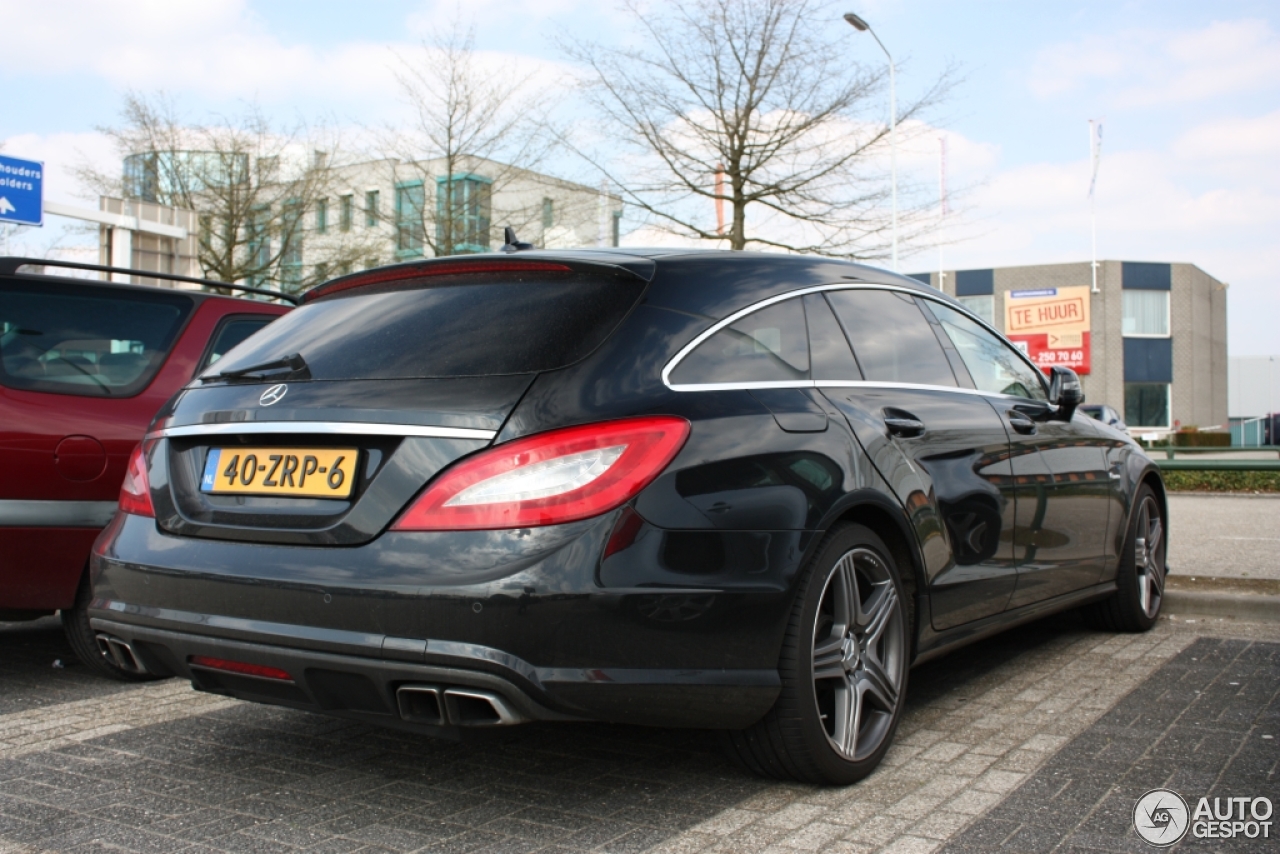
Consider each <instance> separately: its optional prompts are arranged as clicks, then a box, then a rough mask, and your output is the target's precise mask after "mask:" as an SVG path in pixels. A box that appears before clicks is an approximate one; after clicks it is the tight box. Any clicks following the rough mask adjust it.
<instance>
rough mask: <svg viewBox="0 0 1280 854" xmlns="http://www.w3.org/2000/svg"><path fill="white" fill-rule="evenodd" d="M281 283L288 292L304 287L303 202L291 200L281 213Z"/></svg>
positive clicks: (285, 204)
mask: <svg viewBox="0 0 1280 854" xmlns="http://www.w3.org/2000/svg"><path fill="white" fill-rule="evenodd" d="M280 283H281V284H282V285H283V286H284V289H285V290H286V291H297V290H298V289H300V288H301V287H302V202H301V201H300V200H298V199H290V200H289V201H287V202H285V203H284V207H283V209H282V210H281V212H280Z"/></svg>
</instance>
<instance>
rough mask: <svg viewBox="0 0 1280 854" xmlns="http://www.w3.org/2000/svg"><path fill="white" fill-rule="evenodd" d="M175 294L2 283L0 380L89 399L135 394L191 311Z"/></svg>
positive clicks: (189, 303)
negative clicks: (84, 396)
mask: <svg viewBox="0 0 1280 854" xmlns="http://www.w3.org/2000/svg"><path fill="white" fill-rule="evenodd" d="M191 308H192V300H191V299H190V298H189V297H186V296H182V295H180V294H176V293H155V294H151V293H142V292H136V291H134V292H129V291H123V290H115V289H111V288H95V287H92V286H75V285H58V284H53V283H49V284H44V283H41V284H39V285H33V284H28V283H18V282H7V283H4V284H3V285H0V383H3V384H4V385H6V386H8V387H9V388H16V389H26V390H30V391H51V392H58V393H61V394H78V395H86V396H90V397H128V396H130V395H133V394H137V393H138V392H140V391H141V390H142V389H143V388H145V387H146V385H147V383H149V382H150V381H151V378H152V377H153V376H155V373H156V371H157V370H158V369H159V367H160V365H162V364H163V363H164V360H165V357H166V356H167V355H168V352H169V348H170V347H172V346H173V342H174V340H175V339H176V337H177V334H178V331H179V330H180V329H181V328H182V324H183V322H184V321H185V320H186V318H187V315H188V314H190V312H191Z"/></svg>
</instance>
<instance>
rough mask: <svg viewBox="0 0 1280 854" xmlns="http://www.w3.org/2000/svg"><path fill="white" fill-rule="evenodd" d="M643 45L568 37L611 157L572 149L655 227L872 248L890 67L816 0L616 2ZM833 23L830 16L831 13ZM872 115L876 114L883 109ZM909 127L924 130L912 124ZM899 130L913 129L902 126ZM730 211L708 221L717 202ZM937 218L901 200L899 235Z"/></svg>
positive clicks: (885, 240)
mask: <svg viewBox="0 0 1280 854" xmlns="http://www.w3.org/2000/svg"><path fill="white" fill-rule="evenodd" d="M624 8H625V10H626V11H627V12H629V13H630V16H631V18H632V19H633V20H634V21H635V22H636V24H637V25H638V27H639V29H640V30H641V31H642V32H643V35H644V38H643V40H642V41H643V43H644V46H643V47H639V48H609V47H603V46H600V45H598V44H594V43H590V42H572V43H569V44H567V45H566V50H568V51H569V53H570V54H571V55H572V56H573V57H574V58H575V59H577V60H578V61H580V62H581V63H583V64H584V66H585V67H586V69H587V80H586V83H587V86H586V92H587V97H588V99H589V102H590V103H591V104H592V105H593V106H594V108H595V109H596V110H597V111H598V113H599V115H600V116H601V118H602V119H603V120H604V121H603V124H602V130H601V133H603V134H604V136H605V138H607V139H608V145H609V146H610V148H611V152H610V153H611V154H612V153H615V151H616V149H617V148H618V147H619V146H622V147H625V149H627V150H628V153H629V155H630V156H626V157H622V158H618V157H616V154H615V156H614V157H609V156H600V155H596V154H592V153H590V152H589V151H587V150H586V147H585V146H581V145H580V146H576V148H577V149H578V150H579V152H580V153H584V156H586V157H587V158H588V160H590V161H591V162H592V163H593V164H594V165H595V166H596V167H597V168H599V169H600V170H601V171H602V172H603V173H604V174H605V175H606V176H607V177H608V179H609V180H610V181H611V182H612V183H613V184H615V185H616V186H618V187H620V188H621V190H622V195H623V197H624V198H625V199H626V201H627V202H628V203H630V204H632V205H635V206H636V207H638V208H640V209H641V210H642V211H644V212H646V213H647V214H648V215H649V219H650V220H651V222H652V223H653V224H654V225H656V226H657V227H659V228H661V229H663V230H665V231H668V232H671V233H674V234H677V235H680V236H683V237H686V238H695V239H699V240H713V241H727V242H728V244H729V246H730V247H731V248H733V249H744V248H747V247H748V246H752V245H754V246H758V247H769V248H775V249H782V250H786V251H797V252H810V253H818V254H823V255H831V256H837V257H847V258H875V257H883V256H884V255H885V254H886V252H885V248H886V247H887V246H888V244H889V227H890V226H889V216H888V213H887V212H886V211H885V204H884V203H885V202H886V200H887V198H888V195H889V191H890V185H889V181H888V178H887V175H885V174H884V173H885V170H884V169H883V167H882V166H879V165H877V161H876V160H875V158H876V156H877V155H880V154H882V153H887V147H888V146H887V142H888V134H889V127H888V123H887V121H886V118H887V117H884V116H885V113H887V104H886V103H885V100H887V99H882V98H881V93H882V91H883V84H884V82H885V77H886V71H885V70H882V69H879V68H875V69H874V70H868V68H867V67H865V66H863V65H862V64H860V63H858V62H857V61H855V59H854V57H855V55H856V52H857V51H856V47H857V45H858V43H857V42H855V41H854V40H853V33H852V31H851V30H847V29H846V28H844V27H843V22H841V21H840V15H839V13H838V12H837V11H836V10H835V9H834V7H831V6H829V5H828V4H827V3H825V2H821V0H684V1H683V2H681V0H675V2H673V3H671V4H669V5H668V6H666V7H664V10H663V11H661V13H660V11H659V10H658V9H655V8H652V7H650V6H649V5H647V4H645V5H642V4H641V3H640V2H639V0H625V2H624ZM831 21H835V22H839V23H836V24H834V25H828V22H831ZM950 81H951V75H950V73H947V74H944V75H943V76H942V77H940V78H939V79H938V80H937V81H936V82H934V83H933V85H932V86H930V87H929V89H928V90H927V91H926V92H925V93H924V94H923V95H921V96H919V97H918V98H916V99H914V100H913V101H911V102H909V103H908V104H907V105H906V106H905V108H903V109H901V110H900V112H899V116H898V121H899V139H900V142H901V140H902V136H903V134H902V131H903V130H904V129H903V126H902V125H903V123H909V122H911V120H913V119H916V118H917V117H918V116H919V115H920V114H921V112H922V111H923V110H925V109H926V108H927V107H929V106H932V105H934V104H936V103H937V102H938V101H939V100H940V99H941V98H942V97H944V96H945V94H946V93H947V90H948V89H949V86H950ZM882 117H883V118H882ZM914 124H915V126H916V127H919V123H918V122H916V123H914ZM909 127H910V125H909ZM715 204H719V205H727V206H728V209H729V216H728V218H727V219H728V222H727V223H725V224H724V226H720V225H719V224H717V223H716V221H715V218H714V217H713V216H712V211H713V205H715ZM931 225H933V216H932V215H931V213H929V212H928V211H927V206H926V205H925V204H924V203H915V204H913V203H911V202H908V204H907V205H906V207H905V208H904V210H902V212H901V213H900V216H899V235H900V236H899V239H900V241H901V242H903V243H910V242H911V241H912V240H914V239H916V238H918V237H920V236H921V235H922V234H923V233H924V232H925V231H927V230H928V229H929V227H930V226H931Z"/></svg>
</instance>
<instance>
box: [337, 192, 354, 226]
mask: <svg viewBox="0 0 1280 854" xmlns="http://www.w3.org/2000/svg"><path fill="white" fill-rule="evenodd" d="M338 230H339V231H342V232H347V231H350V230H351V197H350V196H340V197H339V198H338Z"/></svg>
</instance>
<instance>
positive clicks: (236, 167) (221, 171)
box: [124, 151, 249, 204]
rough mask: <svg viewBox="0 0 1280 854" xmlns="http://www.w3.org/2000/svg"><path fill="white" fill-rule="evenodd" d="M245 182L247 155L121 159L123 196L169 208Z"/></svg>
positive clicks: (173, 154)
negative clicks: (192, 197) (211, 189)
mask: <svg viewBox="0 0 1280 854" xmlns="http://www.w3.org/2000/svg"><path fill="white" fill-rule="evenodd" d="M248 180H249V155H248V154H237V153H231V152H221V151H148V152H143V153H141V154H130V155H129V156H127V157H126V158H125V159H124V194H125V196H126V197H128V198H131V199H141V200H143V201H145V202H156V203H158V204H172V203H173V202H174V201H176V200H182V199H185V198H187V197H188V196H190V195H191V194H193V193H199V192H203V191H204V190H207V189H208V188H210V187H222V186H228V185H231V184H244V183H248Z"/></svg>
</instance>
